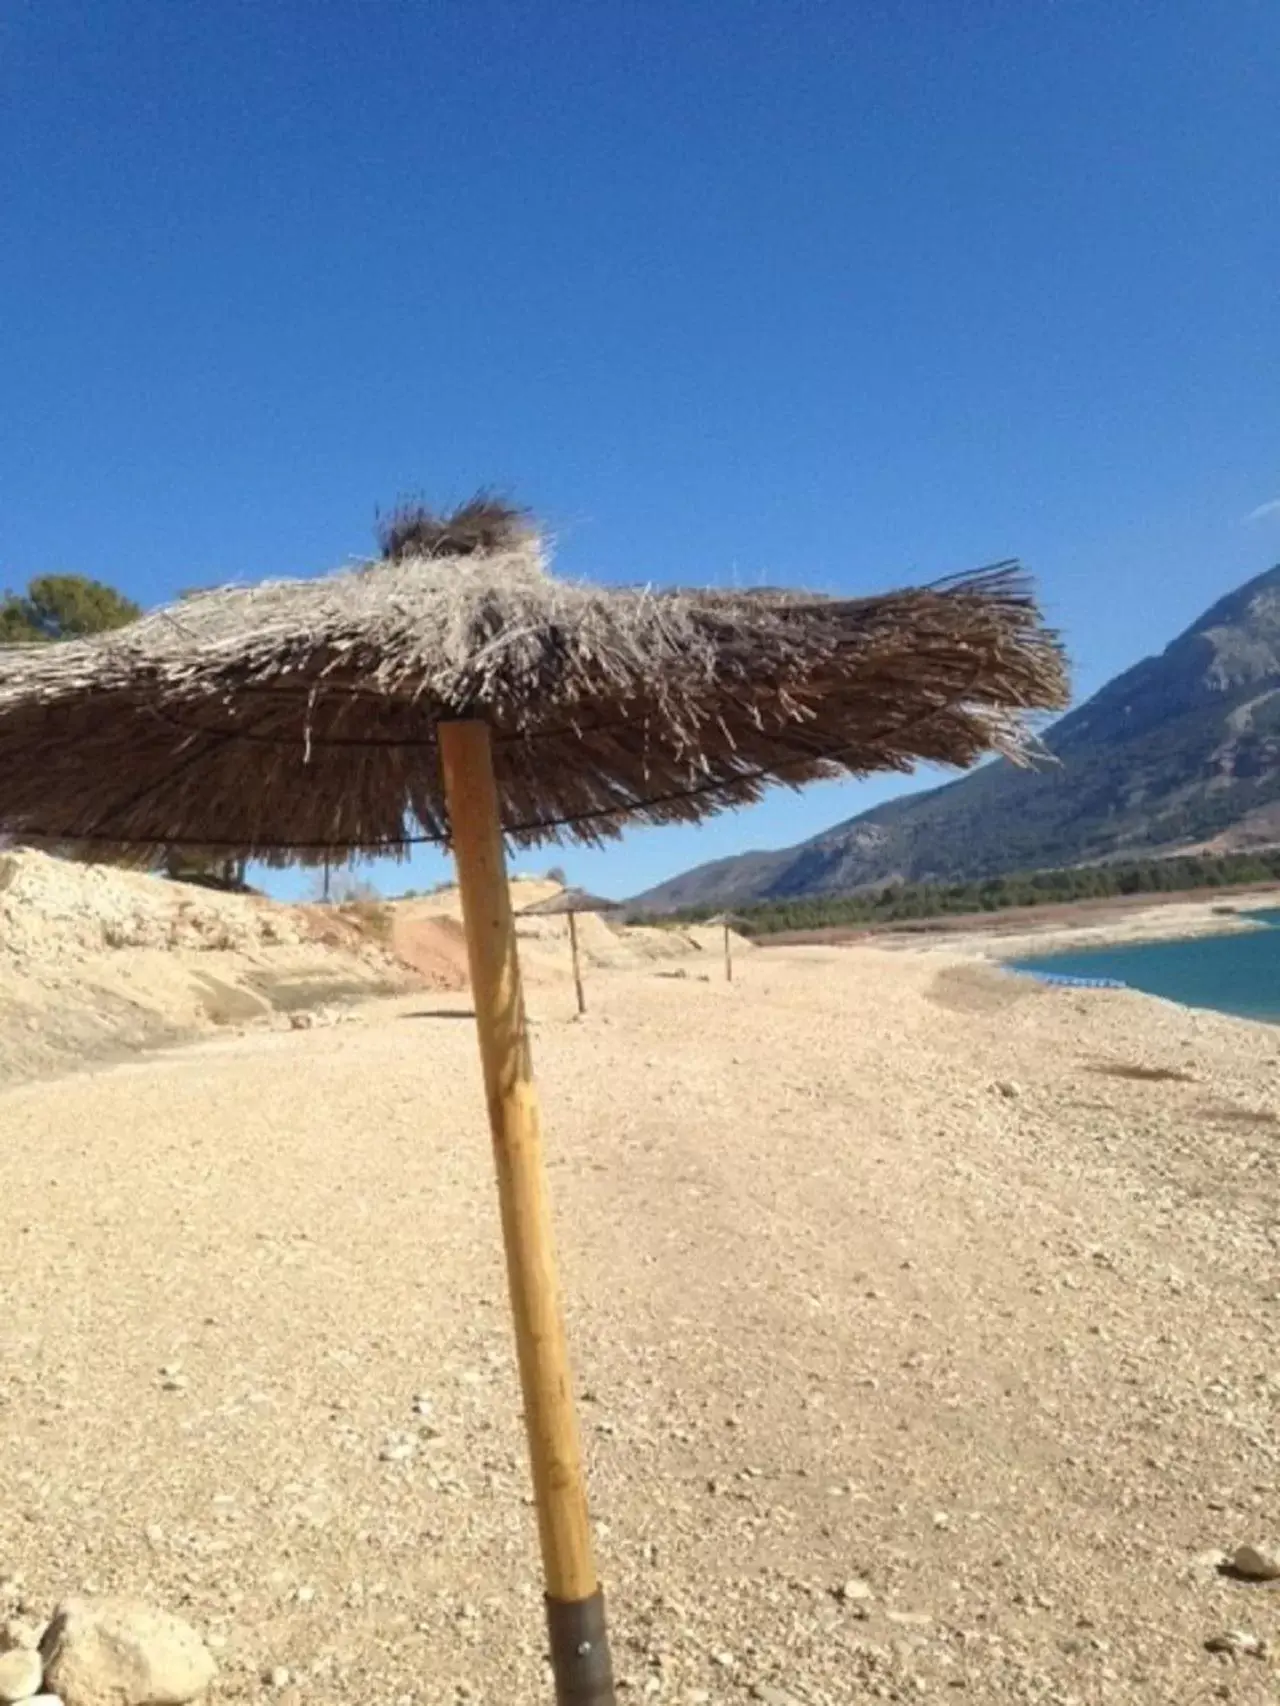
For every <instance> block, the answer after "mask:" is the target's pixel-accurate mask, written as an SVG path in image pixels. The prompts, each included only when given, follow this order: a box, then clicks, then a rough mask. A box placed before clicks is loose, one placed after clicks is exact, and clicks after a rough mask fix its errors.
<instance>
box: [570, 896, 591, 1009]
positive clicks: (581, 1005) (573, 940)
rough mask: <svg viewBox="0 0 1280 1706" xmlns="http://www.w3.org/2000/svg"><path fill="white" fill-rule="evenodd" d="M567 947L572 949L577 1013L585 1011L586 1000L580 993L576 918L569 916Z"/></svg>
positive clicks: (580, 978) (575, 915)
mask: <svg viewBox="0 0 1280 1706" xmlns="http://www.w3.org/2000/svg"><path fill="white" fill-rule="evenodd" d="M569 946H570V947H571V948H572V949H573V987H574V989H575V991H576V992H577V996H578V1012H579V1013H585V1012H586V1010H587V998H586V996H585V995H584V994H583V992H582V966H581V963H580V962H579V959H578V916H577V914H576V913H574V912H571V913H570V914H569Z"/></svg>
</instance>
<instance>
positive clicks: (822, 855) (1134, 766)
mask: <svg viewBox="0 0 1280 1706" xmlns="http://www.w3.org/2000/svg"><path fill="white" fill-rule="evenodd" d="M1045 745H1046V747H1047V748H1048V750H1049V752H1050V753H1051V754H1052V755H1053V757H1054V758H1055V759H1056V760H1057V763H1055V764H1052V765H1050V766H1048V767H1046V768H1044V769H1041V770H1036V771H1031V772H1028V771H1025V770H1019V769H1017V768H1016V767H1015V766H1013V765H1011V764H1009V763H1007V762H1005V761H1004V760H1000V761H998V762H995V763H992V764H987V765H984V766H983V767H982V768H981V769H979V770H976V771H974V772H973V773H971V774H970V775H968V776H964V777H961V778H960V780H959V781H956V782H950V783H948V784H947V785H946V786H945V787H941V788H934V789H932V790H930V791H929V792H928V793H923V794H914V795H912V796H910V797H909V798H907V799H901V800H891V801H890V802H889V803H888V804H886V805H882V806H876V807H874V808H873V809H872V810H871V811H868V812H863V813H862V814H861V815H860V816H859V817H855V818H851V819H849V820H848V821H847V822H845V823H840V824H837V825H836V826H835V827H834V828H832V829H828V830H826V831H824V832H823V833H822V834H821V835H817V836H814V837H813V838H812V839H811V840H809V841H803V842H801V843H800V844H799V845H798V846H796V847H788V848H784V849H782V850H780V851H778V852H775V853H744V854H742V855H740V856H739V857H737V858H733V859H718V860H716V861H714V863H712V864H708V865H700V866H698V867H697V868H696V869H695V870H692V871H687V872H685V874H684V875H683V876H679V877H675V878H673V879H672V880H671V881H670V882H666V883H662V884H660V885H659V886H658V887H657V888H654V889H650V890H649V891H648V892H647V893H645V894H643V895H640V896H639V897H637V901H636V904H637V905H638V906H641V907H644V908H646V909H649V910H654V911H673V910H675V909H677V908H681V907H687V906H715V907H723V906H738V905H744V904H746V903H748V902H751V901H760V900H777V899H785V898H790V897H794V896H801V895H821V894H838V893H841V892H847V891H849V890H852V889H857V888H860V887H863V886H864V885H867V884H872V883H888V882H893V881H898V880H902V881H909V882H933V881H944V882H946V881H961V880H965V879H968V878H971V877H981V876H997V875H1000V874H1001V873H1003V872H1007V871H1018V870H1035V869H1039V868H1043V867H1045V866H1055V865H1072V864H1082V863H1085V862H1088V861H1094V860H1101V859H1111V858H1122V857H1125V858H1127V857H1136V856H1140V855H1142V854H1145V853H1150V852H1164V851H1173V850H1175V849H1181V848H1187V847H1195V846H1205V845H1207V846H1211V847H1212V848H1214V849H1215V850H1222V851H1227V850H1232V849H1235V848H1239V847H1246V846H1250V845H1264V844H1268V843H1275V842H1276V841H1280V565H1277V567H1275V568H1273V569H1269V570H1268V571H1267V572H1266V573H1265V574H1261V575H1259V576H1257V578H1256V579H1254V580H1251V581H1249V582H1247V583H1246V584H1245V585H1244V586H1242V587H1239V588H1238V589H1237V590H1236V591H1235V592H1232V593H1229V594H1228V595H1227V597H1226V598H1224V599H1221V600H1220V601H1219V602H1218V603H1217V604H1215V605H1214V606H1213V607H1212V609H1210V610H1207V611H1206V612H1205V614H1204V615H1203V616H1202V617H1201V618H1200V619H1199V621H1197V622H1195V623H1193V624H1192V626H1191V627H1190V628H1188V629H1187V631H1186V632H1185V633H1184V634H1180V635H1179V636H1178V638H1177V639H1176V640H1174V641H1173V643H1172V644H1171V645H1169V646H1167V647H1166V648H1165V650H1164V651H1163V652H1161V653H1160V655H1159V656H1158V657H1152V658H1146V659H1145V660H1144V661H1143V662H1142V663H1139V664H1135V665H1134V667H1133V668H1132V669H1129V670H1126V671H1125V672H1124V674H1123V675H1118V676H1116V678H1115V679H1114V680H1113V681H1110V682H1108V683H1107V685H1106V686H1105V687H1104V688H1102V690H1101V691H1100V692H1098V693H1096V694H1095V695H1094V696H1093V698H1092V699H1090V700H1089V701H1088V702H1087V703H1086V704H1084V705H1081V706H1080V707H1079V708H1078V709H1077V710H1075V711H1072V712H1070V713H1069V714H1068V715H1067V716H1065V717H1063V718H1062V719H1061V720H1060V721H1059V722H1058V723H1056V724H1055V725H1054V727H1053V728H1052V730H1050V732H1049V735H1048V737H1047V739H1046V741H1045Z"/></svg>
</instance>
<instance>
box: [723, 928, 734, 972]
mask: <svg viewBox="0 0 1280 1706" xmlns="http://www.w3.org/2000/svg"><path fill="white" fill-rule="evenodd" d="M724 976H725V982H726V983H732V982H733V945H732V943H731V942H730V939H729V924H728V920H727V919H726V921H725V927H724Z"/></svg>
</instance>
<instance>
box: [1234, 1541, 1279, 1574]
mask: <svg viewBox="0 0 1280 1706" xmlns="http://www.w3.org/2000/svg"><path fill="white" fill-rule="evenodd" d="M1231 1568H1232V1569H1233V1570H1234V1571H1235V1572H1236V1574H1237V1575H1239V1576H1246V1577H1247V1578H1248V1579H1249V1581H1251V1582H1280V1546H1237V1548H1236V1550H1235V1551H1234V1552H1233V1553H1232V1555H1231Z"/></svg>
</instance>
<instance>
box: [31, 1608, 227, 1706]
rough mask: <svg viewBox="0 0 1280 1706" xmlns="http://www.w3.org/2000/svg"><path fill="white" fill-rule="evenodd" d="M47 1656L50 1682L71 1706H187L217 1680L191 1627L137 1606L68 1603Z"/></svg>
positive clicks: (46, 1645)
mask: <svg viewBox="0 0 1280 1706" xmlns="http://www.w3.org/2000/svg"><path fill="white" fill-rule="evenodd" d="M41 1652H42V1654H43V1656H44V1680H45V1683H46V1684H47V1686H48V1687H49V1688H50V1689H51V1690H52V1691H53V1692H55V1693H56V1694H57V1695H58V1697H59V1698H60V1699H61V1700H62V1701H63V1702H64V1703H65V1706H186V1702H187V1701H189V1700H194V1699H195V1698H196V1697H197V1696H198V1695H200V1694H202V1693H203V1692H204V1690H205V1689H206V1688H207V1687H208V1686H209V1684H210V1683H211V1682H212V1681H213V1676H214V1663H213V1660H212V1658H211V1657H210V1656H209V1653H208V1650H207V1649H206V1647H205V1645H204V1642H203V1641H202V1640H201V1639H200V1637H199V1636H198V1635H197V1634H196V1632H195V1630H194V1629H193V1628H192V1627H191V1625H190V1624H189V1623H184V1622H183V1621H182V1620H181V1618H178V1617H172V1616H170V1615H169V1614H168V1613H167V1612H163V1611H156V1610H154V1609H153V1608H152V1607H151V1606H149V1605H144V1604H141V1603H140V1602H138V1601H136V1600H128V1599H70V1600H67V1601H66V1602H65V1603H64V1604H63V1605H60V1606H59V1607H58V1609H57V1611H56V1612H55V1613H54V1618H53V1622H52V1623H51V1624H50V1625H49V1628H48V1630H47V1631H46V1633H45V1638H44V1641H43V1642H42V1644H41Z"/></svg>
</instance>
